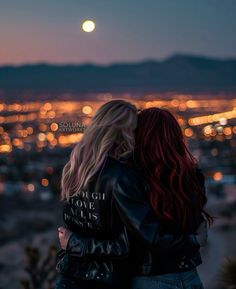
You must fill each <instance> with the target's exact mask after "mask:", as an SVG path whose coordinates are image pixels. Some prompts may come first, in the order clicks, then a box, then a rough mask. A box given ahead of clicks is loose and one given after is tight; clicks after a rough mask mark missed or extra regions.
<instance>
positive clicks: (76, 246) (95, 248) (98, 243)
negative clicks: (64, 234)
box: [66, 228, 129, 259]
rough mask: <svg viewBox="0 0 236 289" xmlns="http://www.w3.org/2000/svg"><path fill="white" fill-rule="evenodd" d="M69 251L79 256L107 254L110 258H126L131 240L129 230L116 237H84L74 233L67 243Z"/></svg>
mask: <svg viewBox="0 0 236 289" xmlns="http://www.w3.org/2000/svg"><path fill="white" fill-rule="evenodd" d="M66 250H67V252H68V253H69V254H71V255H75V256H78V257H82V256H87V255H94V256H106V255H109V257H110V258H114V259H117V258H124V257H126V256H127V255H128V253H129V241H128V236H127V231H126V229H125V228H124V230H123V231H122V232H121V233H120V234H119V236H118V237H117V238H116V239H111V240H107V239H97V238H88V237H82V236H80V235H78V234H76V233H72V234H71V236H70V238H69V241H68V243H67V248H66Z"/></svg>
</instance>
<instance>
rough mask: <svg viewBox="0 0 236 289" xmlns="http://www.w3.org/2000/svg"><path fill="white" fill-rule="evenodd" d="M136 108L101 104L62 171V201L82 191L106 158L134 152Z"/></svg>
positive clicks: (119, 103) (122, 103)
mask: <svg viewBox="0 0 236 289" xmlns="http://www.w3.org/2000/svg"><path fill="white" fill-rule="evenodd" d="M136 126H137V109H136V107H135V106H134V105H133V104H131V103H129V102H127V101H124V100H112V101H109V102H107V103H105V104H103V105H102V106H101V107H100V108H99V109H98V110H97V112H96V114H95V115H94V116H93V118H92V119H91V122H90V124H89V125H88V126H87V127H86V129H85V131H84V134H83V138H82V139H81V141H80V142H79V143H78V144H76V146H75V147H74V149H73V150H72V152H71V155H70V160H69V161H68V162H67V163H66V165H65V166H64V168H63V171H62V178H61V197H62V199H67V200H68V199H69V198H70V197H71V196H73V195H76V194H77V193H78V192H79V191H80V190H81V189H82V188H85V187H86V186H87V184H88V183H89V181H90V180H91V178H92V177H93V176H94V175H95V174H96V173H97V172H98V171H99V169H100V168H101V166H102V164H103V162H104V160H105V158H106V156H107V155H111V156H113V157H115V158H120V157H122V156H125V155H127V154H128V153H130V152H132V151H133V149H134V142H135V140H134V130H135V128H136Z"/></svg>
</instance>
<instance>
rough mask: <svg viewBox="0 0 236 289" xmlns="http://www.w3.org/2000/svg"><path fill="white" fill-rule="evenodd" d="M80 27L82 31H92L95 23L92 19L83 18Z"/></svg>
mask: <svg viewBox="0 0 236 289" xmlns="http://www.w3.org/2000/svg"><path fill="white" fill-rule="evenodd" d="M82 29H83V31H84V32H93V31H94V29H95V23H94V22H93V21H92V20H85V21H84V22H83V23H82Z"/></svg>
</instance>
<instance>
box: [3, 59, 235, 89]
mask: <svg viewBox="0 0 236 289" xmlns="http://www.w3.org/2000/svg"><path fill="white" fill-rule="evenodd" d="M0 90H1V91H5V92H9V91H15V92H22V91H27V90H30V91H33V92H35V93H37V92H43V91H46V92H73V93H97V92H118V93H122V92H130V93H132V92H150V93H152V92H164V91H165V92H166V91H178V92H221V91H226V92H236V59H216V58H208V57H201V56H192V55H180V54H178V55H174V56H172V57H170V58H168V59H166V60H164V61H155V60H149V61H143V62H137V63H115V64H111V65H96V64H82V65H77V64H75V65H74V64H69V65H54V64H30V65H22V66H2V67H1V66H0Z"/></svg>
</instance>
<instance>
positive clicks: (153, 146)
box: [134, 108, 212, 232]
mask: <svg viewBox="0 0 236 289" xmlns="http://www.w3.org/2000/svg"><path fill="white" fill-rule="evenodd" d="M134 159H135V162H136V164H137V165H138V166H139V168H140V169H141V171H142V173H143V175H144V176H145V177H146V179H147V180H148V182H149V185H150V194H149V200H150V203H151V205H152V207H153V209H154V211H155V213H156V215H157V217H158V219H159V220H160V221H162V222H163V223H165V224H169V225H170V226H171V228H173V229H175V230H178V231H181V232H190V231H194V230H196V226H197V224H198V220H199V218H200V216H201V214H203V215H204V216H205V217H206V219H207V220H208V222H209V224H210V223H211V222H212V217H211V216H210V215H209V214H208V213H207V212H206V211H205V209H204V207H205V205H206V202H207V197H206V194H205V191H204V186H202V185H201V184H200V182H199V178H198V177H197V172H196V160H195V158H194V157H193V156H192V154H191V153H190V151H189V150H188V148H187V146H186V143H185V139H184V136H183V133H182V130H181V127H180V126H179V124H178V122H177V120H176V119H175V117H174V116H173V115H172V114H171V113H170V112H169V111H168V110H165V109H159V108H149V109H145V110H143V111H141V112H140V113H139V116H138V126H137V129H136V148H135V151H134ZM200 177H202V178H203V179H202V181H203V182H204V177H203V176H200Z"/></svg>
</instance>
